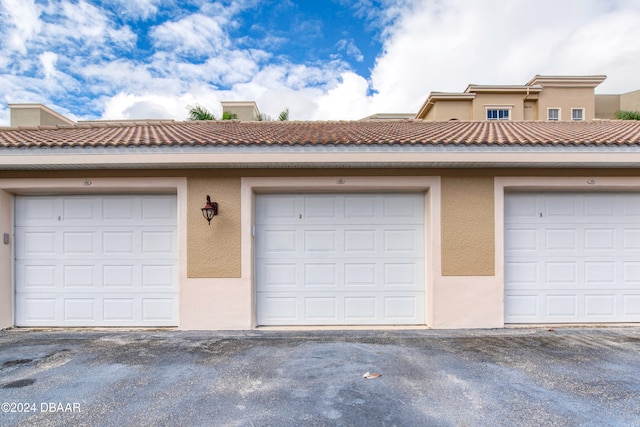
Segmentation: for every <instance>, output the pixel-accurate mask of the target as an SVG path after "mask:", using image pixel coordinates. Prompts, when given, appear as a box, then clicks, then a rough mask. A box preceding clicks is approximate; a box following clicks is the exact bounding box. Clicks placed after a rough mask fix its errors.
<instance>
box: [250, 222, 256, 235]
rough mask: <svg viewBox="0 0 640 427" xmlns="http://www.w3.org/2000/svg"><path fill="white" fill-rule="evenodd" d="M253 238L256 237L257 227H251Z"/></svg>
mask: <svg viewBox="0 0 640 427" xmlns="http://www.w3.org/2000/svg"><path fill="white" fill-rule="evenodd" d="M251 237H256V225H255V224H253V225H252V226H251Z"/></svg>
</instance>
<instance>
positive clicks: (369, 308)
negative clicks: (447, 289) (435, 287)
mask: <svg viewBox="0 0 640 427" xmlns="http://www.w3.org/2000/svg"><path fill="white" fill-rule="evenodd" d="M257 304H258V307H259V308H260V309H259V310H258V312H257V322H258V324H260V325H292V324H301V325H349V324H351V325H370V324H379V325H402V324H421V323H423V322H424V294H422V293H419V294H415V293H411V294H409V293H407V294H406V295H402V294H398V293H394V294H389V295H362V293H354V292H347V293H342V294H340V295H334V294H327V293H307V294H304V295H296V296H292V295H290V294H287V293H275V292H274V293H269V294H265V293H258V294H257Z"/></svg>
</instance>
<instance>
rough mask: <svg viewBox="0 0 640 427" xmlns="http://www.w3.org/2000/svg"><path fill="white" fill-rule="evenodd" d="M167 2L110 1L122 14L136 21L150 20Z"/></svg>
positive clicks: (140, 0)
mask: <svg viewBox="0 0 640 427" xmlns="http://www.w3.org/2000/svg"><path fill="white" fill-rule="evenodd" d="M163 2H166V0H109V1H107V3H111V4H112V5H114V6H115V7H116V9H117V10H118V11H120V13H122V14H124V15H127V16H129V17H132V18H134V19H143V20H144V19H148V18H150V17H152V16H154V15H155V14H156V13H158V7H159V6H160V5H161V4H162V3H163Z"/></svg>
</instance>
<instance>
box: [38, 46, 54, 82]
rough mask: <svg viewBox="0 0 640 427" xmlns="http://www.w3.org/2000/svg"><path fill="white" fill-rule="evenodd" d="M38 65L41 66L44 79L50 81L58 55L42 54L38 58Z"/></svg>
mask: <svg viewBox="0 0 640 427" xmlns="http://www.w3.org/2000/svg"><path fill="white" fill-rule="evenodd" d="M39 58H40V63H41V64H42V70H43V72H44V78H45V79H50V78H52V77H54V76H55V74H56V62H58V55H56V54H55V53H53V52H49V51H47V52H43V53H41V54H40V56H39Z"/></svg>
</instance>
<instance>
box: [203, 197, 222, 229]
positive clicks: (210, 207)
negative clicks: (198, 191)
mask: <svg viewBox="0 0 640 427" xmlns="http://www.w3.org/2000/svg"><path fill="white" fill-rule="evenodd" d="M216 215H218V203H217V202H212V201H211V196H209V195H208V194H207V204H206V205H204V208H202V216H203V217H204V219H206V220H207V222H208V223H209V225H211V220H212V219H213V217H214V216H216Z"/></svg>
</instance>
